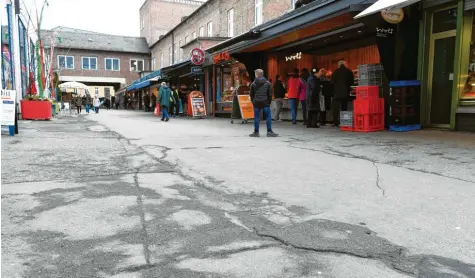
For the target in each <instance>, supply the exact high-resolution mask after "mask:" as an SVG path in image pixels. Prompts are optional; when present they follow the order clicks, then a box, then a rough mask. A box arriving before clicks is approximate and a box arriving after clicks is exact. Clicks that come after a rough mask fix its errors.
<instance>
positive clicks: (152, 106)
mask: <svg viewBox="0 0 475 278" xmlns="http://www.w3.org/2000/svg"><path fill="white" fill-rule="evenodd" d="M156 105H157V97H156V96H155V94H152V97H151V98H150V107H151V111H152V112H153V111H155V106H156Z"/></svg>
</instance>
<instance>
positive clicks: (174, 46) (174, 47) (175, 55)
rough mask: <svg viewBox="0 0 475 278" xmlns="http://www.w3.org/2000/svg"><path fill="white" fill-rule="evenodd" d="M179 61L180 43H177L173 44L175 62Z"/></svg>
mask: <svg viewBox="0 0 475 278" xmlns="http://www.w3.org/2000/svg"><path fill="white" fill-rule="evenodd" d="M177 61H178V45H177V43H175V44H174V45H173V63H176V62H177Z"/></svg>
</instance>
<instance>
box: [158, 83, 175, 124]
mask: <svg viewBox="0 0 475 278" xmlns="http://www.w3.org/2000/svg"><path fill="white" fill-rule="evenodd" d="M159 94H160V96H159V97H158V102H159V103H160V107H161V108H162V122H163V121H165V122H168V121H169V120H170V117H169V116H168V109H169V108H170V105H171V102H170V99H171V96H172V93H171V90H170V88H168V86H167V83H165V82H162V84H161V86H160V91H159Z"/></svg>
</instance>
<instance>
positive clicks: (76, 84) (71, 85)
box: [58, 81, 89, 90]
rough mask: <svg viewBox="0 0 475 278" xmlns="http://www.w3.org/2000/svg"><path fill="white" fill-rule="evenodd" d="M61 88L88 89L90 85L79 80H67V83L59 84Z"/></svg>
mask: <svg viewBox="0 0 475 278" xmlns="http://www.w3.org/2000/svg"><path fill="white" fill-rule="evenodd" d="M58 87H59V88H60V89H61V90H64V89H83V90H88V89H89V87H88V86H86V85H84V84H82V83H79V82H75V81H73V82H65V83H62V84H59V86H58Z"/></svg>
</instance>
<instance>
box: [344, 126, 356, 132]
mask: <svg viewBox="0 0 475 278" xmlns="http://www.w3.org/2000/svg"><path fill="white" fill-rule="evenodd" d="M340 130H341V131H355V128H354V127H352V126H340Z"/></svg>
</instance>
